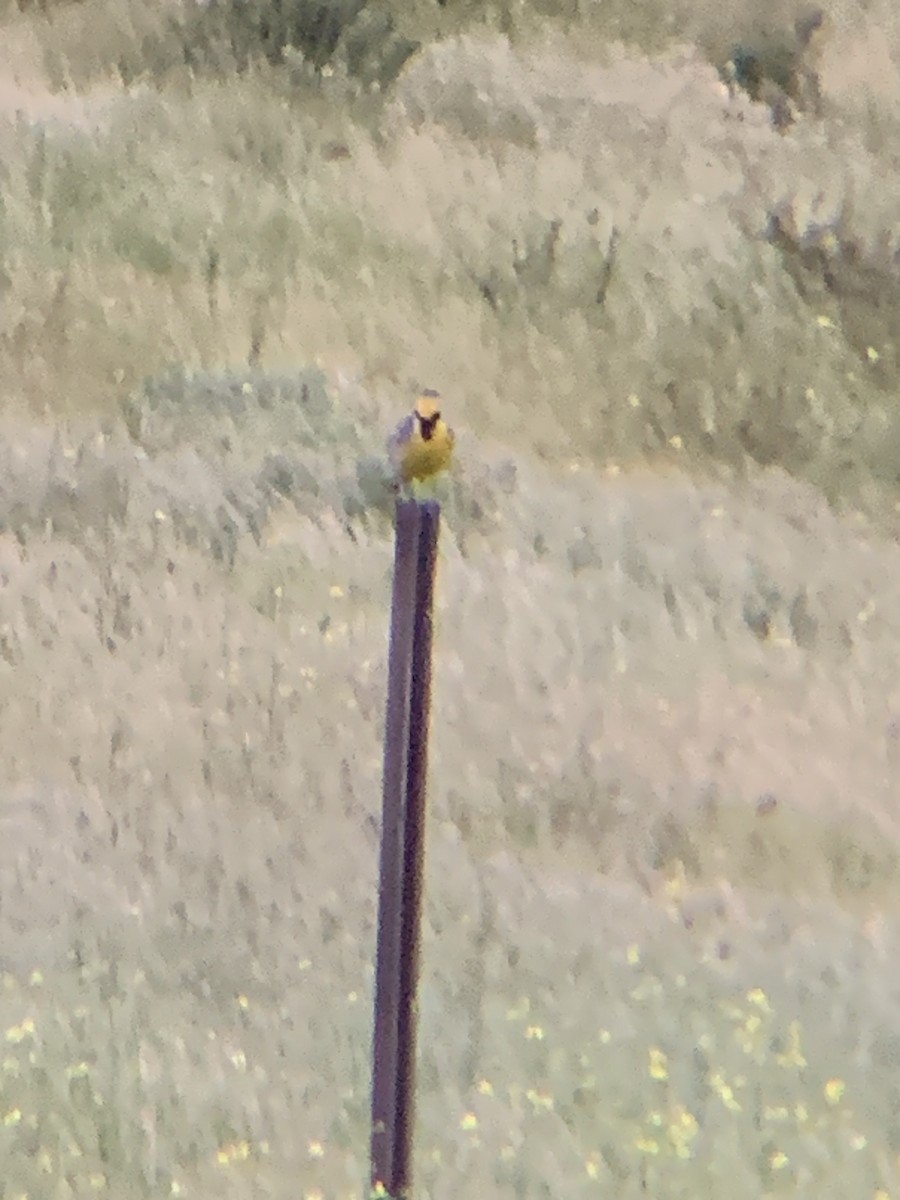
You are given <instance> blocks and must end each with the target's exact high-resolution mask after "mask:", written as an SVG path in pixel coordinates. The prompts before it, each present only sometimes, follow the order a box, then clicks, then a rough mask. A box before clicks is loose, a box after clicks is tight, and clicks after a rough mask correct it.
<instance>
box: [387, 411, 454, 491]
mask: <svg viewBox="0 0 900 1200" xmlns="http://www.w3.org/2000/svg"><path fill="white" fill-rule="evenodd" d="M455 441H456V439H455V437H454V434H453V430H452V429H451V428H450V427H449V426H448V425H447V422H446V421H445V420H444V418H443V417H442V416H441V397H440V393H439V392H435V391H433V390H432V389H431V388H426V389H425V391H423V392H422V394H421V395H420V396H419V398H418V400H416V403H415V406H414V408H413V410H412V412H411V413H409V415H408V416H406V417H404V418H403V420H402V421H401V422H400V424H399V425H398V426H397V428H396V429H395V430H394V432H393V433H392V434H391V436H390V438H389V439H388V454H389V456H390V460H391V466H392V468H393V471H394V483H395V486H396V487H400V486H405V487H412V486H413V485H414V484H415V483H416V482H418V481H421V480H423V479H430V478H431V477H432V476H434V475H437V474H438V473H439V472H440V471H443V470H445V469H446V468H447V467H449V466H450V460H451V458H452V457H453V446H454V443H455Z"/></svg>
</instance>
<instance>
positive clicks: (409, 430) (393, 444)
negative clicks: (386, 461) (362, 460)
mask: <svg viewBox="0 0 900 1200" xmlns="http://www.w3.org/2000/svg"><path fill="white" fill-rule="evenodd" d="M415 424H416V421H415V417H414V416H413V415H412V413H410V414H409V416H406V417H404V418H403V420H402V421H401V422H400V424H399V425H398V426H397V428H396V429H395V430H394V432H393V433H392V434H391V436H390V437H389V438H388V454H389V455H390V457H391V463H392V464H393V465H394V466H395V467H399V466H400V464H401V462H402V460H403V448H404V446H405V445H406V444H407V443H408V442H409V441H410V440H411V438H412V436H413V432H414V430H415Z"/></svg>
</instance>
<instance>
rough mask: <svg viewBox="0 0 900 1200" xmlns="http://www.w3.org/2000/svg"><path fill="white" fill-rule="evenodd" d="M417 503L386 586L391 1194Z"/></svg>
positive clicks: (384, 1150)
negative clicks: (389, 584)
mask: <svg viewBox="0 0 900 1200" xmlns="http://www.w3.org/2000/svg"><path fill="white" fill-rule="evenodd" d="M420 515H421V514H420V507H419V505H418V504H416V502H415V501H411V500H398V502H397V528H396V542H395V546H394V590H393V598H392V603H391V634H390V646H389V658H388V694H387V711H386V716H385V731H384V776H383V789H382V828H381V865H380V879H379V905H378V948H377V957H376V967H375V1032H374V1040H373V1052H372V1057H373V1062H372V1143H371V1166H372V1185H373V1188H374V1187H376V1186H378V1185H381V1186H382V1187H384V1188H386V1189H387V1191H388V1193H389V1194H393V1186H392V1185H393V1180H394V1172H395V1168H394V1155H395V1139H396V1130H395V1122H396V1106H397V1079H398V1024H397V1013H398V1011H399V1007H400V987H401V970H400V959H401V936H402V925H403V873H404V863H403V855H404V845H403V843H404V817H405V811H404V810H405V803H406V794H405V792H406V774H407V762H408V758H409V701H410V689H411V680H412V669H411V668H412V653H413V634H414V629H415V606H416V573H417V556H418V544H419V525H420Z"/></svg>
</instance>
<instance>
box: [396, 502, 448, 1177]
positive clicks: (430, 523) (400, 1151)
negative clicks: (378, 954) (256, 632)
mask: <svg viewBox="0 0 900 1200" xmlns="http://www.w3.org/2000/svg"><path fill="white" fill-rule="evenodd" d="M440 519H441V510H440V507H439V506H438V504H437V503H436V502H435V501H433V500H432V501H427V502H426V503H424V504H423V505H422V508H421V520H420V526H419V546H418V572H417V581H416V609H415V628H414V635H413V657H412V683H411V688H410V698H409V753H408V757H407V769H406V820H405V824H404V839H403V842H404V847H403V863H404V873H403V905H402V927H401V937H400V1007H399V1009H398V1012H397V1095H396V1132H395V1148H394V1162H393V1171H394V1175H393V1189H392V1194H393V1195H396V1196H406V1195H407V1194H408V1192H409V1188H410V1185H411V1179H412V1143H413V1125H414V1121H415V1083H416V1033H417V1029H418V999H417V994H418V985H419V956H420V946H421V927H422V891H423V880H424V860H425V815H426V805H425V801H426V788H427V782H428V723H429V716H430V711H431V643H432V634H433V628H434V619H433V618H434V577H435V569H436V566H437V545H438V533H439V530H440Z"/></svg>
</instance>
